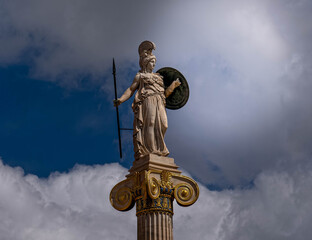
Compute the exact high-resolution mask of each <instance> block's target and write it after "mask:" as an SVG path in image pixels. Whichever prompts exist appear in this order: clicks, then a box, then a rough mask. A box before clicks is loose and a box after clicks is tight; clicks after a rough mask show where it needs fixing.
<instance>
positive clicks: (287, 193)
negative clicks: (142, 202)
mask: <svg viewBox="0 0 312 240" xmlns="http://www.w3.org/2000/svg"><path fill="white" fill-rule="evenodd" d="M126 172H127V171H126V169H125V168H123V167H121V166H120V165H118V164H106V165H95V166H81V165H77V166H75V167H74V168H73V169H72V170H71V171H69V172H68V173H53V174H51V175H50V176H49V178H47V179H39V178H37V177H36V176H34V175H24V173H23V170H22V169H21V168H18V167H17V168H12V167H10V166H7V165H4V164H3V163H2V161H1V163H0V194H1V198H0V209H1V217H0V235H1V239H5V240H9V239H14V240H28V239H31V240H37V239H38V240H42V239H44V240H49V239H60V240H63V239H64V240H65V239H66V240H71V239H75V240H91V239H92V240H100V239H101V240H102V239H107V240H108V239H125V240H126V239H129V240H130V239H135V238H136V217H135V211H134V210H131V211H130V212H126V213H122V212H117V211H116V210H114V209H113V208H112V207H111V206H110V203H109V200H108V196H109V192H110V190H111V188H112V187H113V186H114V185H115V184H116V183H117V182H119V181H120V180H122V179H123V178H124V175H125V174H126ZM311 185H312V171H310V170H307V169H306V168H297V169H295V170H293V171H291V172H287V171H268V172H263V173H261V174H260V175H259V176H258V177H257V178H256V180H255V184H254V187H253V188H251V189H245V190H224V191H221V192H214V191H209V190H208V189H207V188H205V187H204V186H203V185H200V191H201V193H200V198H199V200H198V202H196V204H194V205H193V206H191V207H188V208H182V207H180V206H178V205H176V204H175V206H174V208H175V215H174V237H175V238H176V239H181V240H183V239H191V238H192V239H210V240H214V239H215V240H230V239H253V240H257V239H259V240H260V239H274V240H279V239H283V240H285V239H298V240H301V239H302V240H307V239H309V236H311V233H312V232H311V231H312V230H311V228H310V223H311V221H312V194H311V191H307V189H309V188H310V186H311Z"/></svg>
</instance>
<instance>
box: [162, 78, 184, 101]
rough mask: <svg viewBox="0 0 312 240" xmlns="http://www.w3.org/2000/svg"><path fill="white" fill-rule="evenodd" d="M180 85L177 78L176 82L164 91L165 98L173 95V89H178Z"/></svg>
mask: <svg viewBox="0 0 312 240" xmlns="http://www.w3.org/2000/svg"><path fill="white" fill-rule="evenodd" d="M180 85H181V82H180V80H179V78H177V79H176V80H174V81H173V82H172V83H171V84H170V86H169V87H168V88H167V89H166V91H165V96H166V97H169V96H170V94H171V93H173V91H174V89H175V88H177V87H179V86H180Z"/></svg>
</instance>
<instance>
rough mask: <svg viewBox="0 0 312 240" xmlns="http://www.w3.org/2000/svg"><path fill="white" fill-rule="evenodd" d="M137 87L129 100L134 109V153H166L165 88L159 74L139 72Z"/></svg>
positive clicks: (135, 155)
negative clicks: (131, 100) (133, 96)
mask: <svg viewBox="0 0 312 240" xmlns="http://www.w3.org/2000/svg"><path fill="white" fill-rule="evenodd" d="M138 74H139V78H138V79H139V80H138V81H139V83H138V89H137V92H136V94H135V98H134V101H133V104H132V109H133V112H134V121H133V145H134V157H135V159H139V158H141V157H143V156H145V155H147V154H156V155H159V156H167V155H168V154H169V151H168V149H167V147H166V144H165V141H164V137H165V133H166V130H167V128H168V122H167V113H166V109H165V104H166V101H165V88H164V82H163V79H162V76H160V75H159V74H157V73H141V72H139V73H138Z"/></svg>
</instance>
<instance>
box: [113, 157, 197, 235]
mask: <svg viewBox="0 0 312 240" xmlns="http://www.w3.org/2000/svg"><path fill="white" fill-rule="evenodd" d="M198 196H199V189H198V185H197V183H196V182H195V181H194V180H193V179H191V178H188V177H185V176H182V175H181V171H179V170H178V166H177V165H176V164H175V163H174V159H173V158H168V157H159V156H156V155H148V156H145V157H144V158H141V159H139V160H136V161H134V163H133V166H132V168H131V169H130V170H129V174H128V175H127V176H126V179H125V180H124V181H122V182H120V183H118V184H117V185H116V186H115V187H114V188H113V189H112V191H111V193H110V201H111V204H112V206H113V207H114V208H115V209H117V210H119V211H127V210H130V209H131V208H132V207H133V206H134V205H135V204H136V215H137V220H138V240H172V239H173V234H172V227H173V224H172V216H173V201H174V199H175V200H176V201H177V203H178V204H179V205H180V206H184V207H186V206H190V205H192V204H193V203H194V202H195V201H196V200H197V198H198Z"/></svg>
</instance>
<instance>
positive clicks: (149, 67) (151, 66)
mask: <svg viewBox="0 0 312 240" xmlns="http://www.w3.org/2000/svg"><path fill="white" fill-rule="evenodd" d="M155 64H156V59H152V60H151V61H149V62H148V63H147V65H146V70H147V71H148V72H152V71H153V69H154V67H155Z"/></svg>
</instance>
